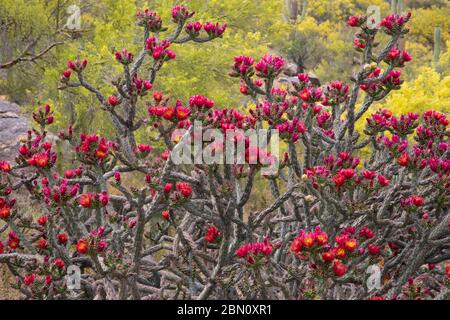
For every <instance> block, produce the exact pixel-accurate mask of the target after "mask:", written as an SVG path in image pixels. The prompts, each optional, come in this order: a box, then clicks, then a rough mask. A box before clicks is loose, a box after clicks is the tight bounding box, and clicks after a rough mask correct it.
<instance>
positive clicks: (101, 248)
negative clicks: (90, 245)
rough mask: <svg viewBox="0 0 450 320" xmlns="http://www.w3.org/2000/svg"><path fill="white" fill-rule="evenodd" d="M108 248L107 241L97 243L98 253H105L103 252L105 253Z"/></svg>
mask: <svg viewBox="0 0 450 320" xmlns="http://www.w3.org/2000/svg"><path fill="white" fill-rule="evenodd" d="M107 246H108V245H107V243H106V241H105V240H100V241H99V242H98V243H97V251H98V252H103V251H105V249H106V247H107Z"/></svg>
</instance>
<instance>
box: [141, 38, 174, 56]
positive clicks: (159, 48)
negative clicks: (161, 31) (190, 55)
mask: <svg viewBox="0 0 450 320" xmlns="http://www.w3.org/2000/svg"><path fill="white" fill-rule="evenodd" d="M169 47H170V42H169V41H167V40H158V39H157V38H156V37H150V38H148V39H147V42H146V45H145V48H146V49H147V52H148V53H149V54H150V55H152V57H153V59H155V60H162V61H167V60H171V59H175V57H176V54H175V52H173V51H172V50H169V49H168V48H169Z"/></svg>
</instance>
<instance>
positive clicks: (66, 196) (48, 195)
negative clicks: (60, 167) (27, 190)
mask: <svg viewBox="0 0 450 320" xmlns="http://www.w3.org/2000/svg"><path fill="white" fill-rule="evenodd" d="M54 178H55V180H56V178H57V177H56V176H55V177H54ZM41 184H42V194H43V195H44V202H45V203H46V204H50V200H53V203H54V204H59V203H65V202H67V201H68V200H70V199H72V198H74V197H75V196H76V195H77V194H78V190H79V189H80V185H79V184H78V183H76V184H74V185H72V186H71V187H70V188H69V185H68V182H67V180H66V179H62V180H61V181H60V182H59V185H58V184H56V185H54V186H53V187H52V188H51V187H50V185H49V181H48V178H47V177H45V178H42V180H41ZM35 186H37V182H36V185H35Z"/></svg>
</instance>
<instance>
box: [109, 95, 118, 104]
mask: <svg viewBox="0 0 450 320" xmlns="http://www.w3.org/2000/svg"><path fill="white" fill-rule="evenodd" d="M108 103H109V105H110V106H111V107H115V106H117V105H118V104H119V99H118V98H117V97H116V96H109V97H108Z"/></svg>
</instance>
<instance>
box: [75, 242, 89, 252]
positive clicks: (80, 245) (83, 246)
mask: <svg viewBox="0 0 450 320" xmlns="http://www.w3.org/2000/svg"><path fill="white" fill-rule="evenodd" d="M88 249H89V246H88V243H87V242H86V241H85V240H83V239H81V240H78V242H77V252H78V253H80V254H85V253H86V252H87V251H88Z"/></svg>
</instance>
